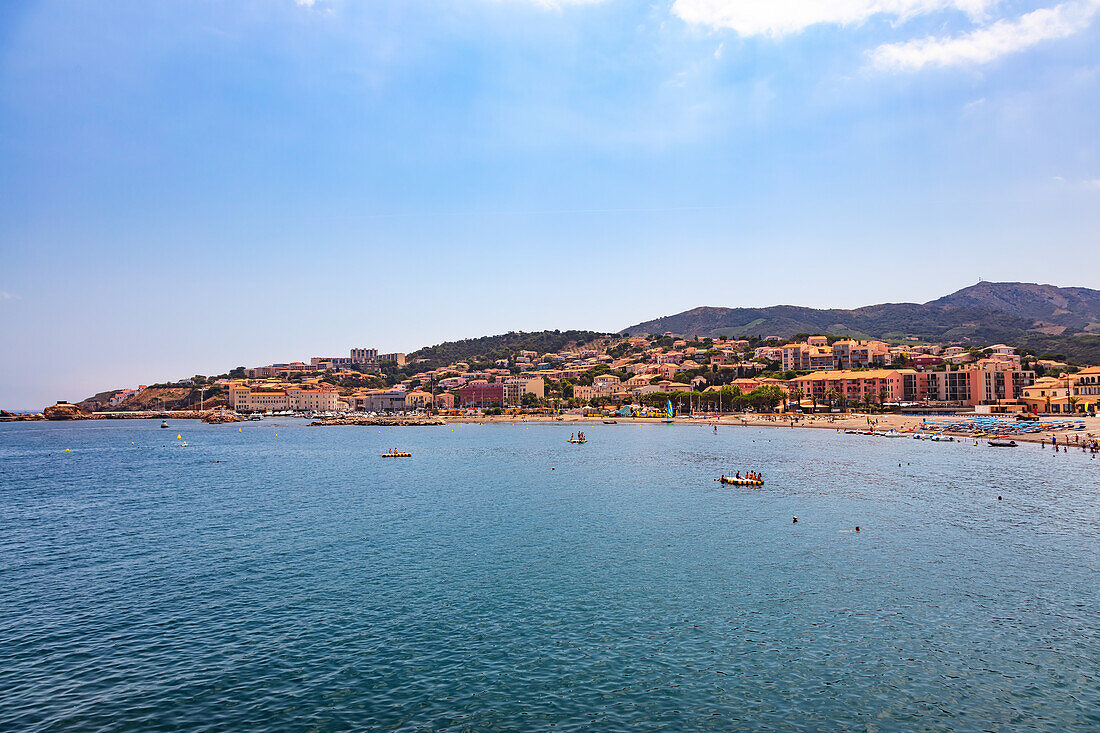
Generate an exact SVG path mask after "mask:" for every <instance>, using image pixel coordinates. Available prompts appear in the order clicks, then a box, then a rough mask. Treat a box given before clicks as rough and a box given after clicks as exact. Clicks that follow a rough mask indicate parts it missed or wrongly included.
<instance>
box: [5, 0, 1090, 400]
mask: <svg viewBox="0 0 1100 733" xmlns="http://www.w3.org/2000/svg"><path fill="white" fill-rule="evenodd" d="M1098 110H1100V0H1070V1H1069V2H1062V3H1057V2H1053V1H1050V0H1048V1H1047V2H1039V3H1035V2H994V1H992V0H834V1H833V2H829V1H828V0H768V1H767V2H765V1H764V0H752V1H749V0H674V1H670V0H658V1H657V2H650V3H644V2H630V1H627V0H572V1H566V0H559V1H558V2H553V1H551V0H362V1H359V0H312V1H308V0H233V1H230V0H223V1H219V2H214V1H213V0H195V1H193V2H178V1H176V0H172V1H167V0H166V1H163V2H158V1H157V0H133V1H132V2H125V1H117V2H116V1H110V0H99V1H98V2H86V0H68V1H62V0H14V1H12V2H4V3H0V407H6V408H9V409H12V408H39V409H40V408H41V407H42V406H44V405H46V404H48V403H50V402H52V401H54V400H56V399H73V400H76V399H81V398H83V397H86V396H88V395H90V394H92V393H93V392H96V391H101V390H103V389H107V388H118V387H124V386H132V385H135V384H137V383H139V382H141V383H148V382H153V381H161V380H166V379H170V378H178V377H183V376H189V375H192V374H195V373H202V374H213V373H219V372H223V371H225V370H227V369H229V368H232V367H234V366H237V365H242V364H243V365H255V364H265V363H269V362H271V361H286V360H292V359H307V358H308V357H310V356H313V355H322V354H345V353H346V352H347V349H348V348H349V347H351V346H353V345H363V346H376V347H378V348H380V349H382V350H384V351H388V350H402V351H405V350H412V349H414V348H416V347H418V346H421V345H424V344H429V343H437V342H439V341H442V340H445V339H452V338H460V337H468V336H478V335H484V334H491V333H500V332H504V331H509V330H537V329H543V328H563V329H564V328H592V329H598V330H616V329H620V328H623V327H625V326H628V325H631V324H633V323H637V322H639V321H642V320H647V319H649V318H653V317H656V316H660V315H667V314H670V313H675V312H678V311H681V310H684V309H686V308H690V307H694V306H697V305H704V304H705V305H722V306H738V305H772V304H777V303H794V304H800V305H812V306H832V307H853V306H858V305H864V304H868V303H874V302H881V301H925V300H929V299H932V298H935V297H938V296H940V295H943V294H945V293H947V292H950V291H953V290H955V289H958V288H959V287H963V286H966V285H969V284H971V283H973V282H975V281H976V280H977V279H978V277H979V276H980V277H984V278H985V279H987V280H1027V281H1040V282H1051V283H1054V284H1058V285H1082V286H1087V287H1094V288H1100V267H1098V266H1097V258H1096V253H1097V250H1098V244H1100V243H1098V234H1100V121H1098V120H1100V118H1098V113H1097V111H1098Z"/></svg>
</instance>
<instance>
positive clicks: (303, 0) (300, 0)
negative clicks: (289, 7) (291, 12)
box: [294, 0, 317, 8]
mask: <svg viewBox="0 0 1100 733" xmlns="http://www.w3.org/2000/svg"><path fill="white" fill-rule="evenodd" d="M294 2H295V3H297V4H298V5H301V6H302V7H303V8H312V7H313V4H314V3H316V2H317V0H294Z"/></svg>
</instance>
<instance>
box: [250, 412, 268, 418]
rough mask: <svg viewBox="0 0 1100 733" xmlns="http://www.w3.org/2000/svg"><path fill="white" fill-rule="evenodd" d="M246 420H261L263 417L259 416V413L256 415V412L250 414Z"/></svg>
mask: <svg viewBox="0 0 1100 733" xmlns="http://www.w3.org/2000/svg"><path fill="white" fill-rule="evenodd" d="M248 419H249V420H263V419H264V416H263V415H261V414H260V413H258V412H254V413H252V414H251V415H249V416H248Z"/></svg>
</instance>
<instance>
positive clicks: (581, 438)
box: [565, 433, 588, 443]
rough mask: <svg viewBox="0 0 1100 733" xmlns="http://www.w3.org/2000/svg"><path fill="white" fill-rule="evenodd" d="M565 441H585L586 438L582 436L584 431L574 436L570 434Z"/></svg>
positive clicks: (586, 440)
mask: <svg viewBox="0 0 1100 733" xmlns="http://www.w3.org/2000/svg"><path fill="white" fill-rule="evenodd" d="M565 442H566V443H587V442H588V438H586V437H584V433H577V434H576V436H575V437H574V436H573V435H572V434H570V436H569V440H567V441H565Z"/></svg>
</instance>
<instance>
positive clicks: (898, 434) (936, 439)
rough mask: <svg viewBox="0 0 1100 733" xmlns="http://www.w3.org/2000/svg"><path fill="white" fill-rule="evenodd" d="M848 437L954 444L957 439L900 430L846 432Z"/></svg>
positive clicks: (937, 434)
mask: <svg viewBox="0 0 1100 733" xmlns="http://www.w3.org/2000/svg"><path fill="white" fill-rule="evenodd" d="M844 432H845V433H847V434H848V435H873V436H874V437H876V438H914V439H916V440H931V441H932V442H933V443H954V442H955V439H954V438H953V437H951V436H950V435H943V434H941V433H905V432H902V431H900V430H886V431H882V432H880V431H878V430H845V431H844Z"/></svg>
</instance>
